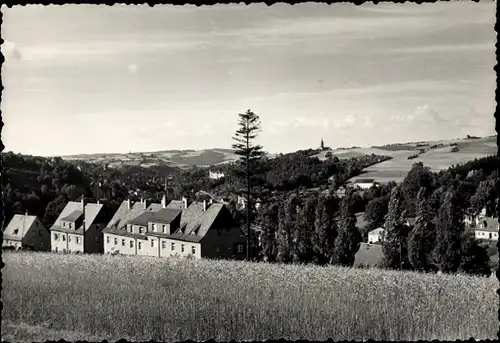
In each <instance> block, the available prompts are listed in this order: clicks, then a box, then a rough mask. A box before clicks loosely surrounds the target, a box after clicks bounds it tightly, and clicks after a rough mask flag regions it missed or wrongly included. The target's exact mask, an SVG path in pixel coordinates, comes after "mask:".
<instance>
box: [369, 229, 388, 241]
mask: <svg viewBox="0 0 500 343" xmlns="http://www.w3.org/2000/svg"><path fill="white" fill-rule="evenodd" d="M384 238H385V229H384V228H382V227H379V228H377V229H375V230H372V231H370V232H368V243H376V242H382V241H383V240H384Z"/></svg>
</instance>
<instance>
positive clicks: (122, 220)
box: [106, 200, 144, 228]
mask: <svg viewBox="0 0 500 343" xmlns="http://www.w3.org/2000/svg"><path fill="white" fill-rule="evenodd" d="M142 212H144V204H142V203H140V202H136V203H134V204H132V206H130V209H128V201H127V200H124V201H123V202H122V203H121V205H120V207H118V210H117V211H116V213H115V215H114V216H113V218H111V220H110V221H109V223H108V225H107V226H106V228H109V227H112V226H117V227H118V228H122V227H123V226H125V224H126V223H127V222H128V221H129V220H131V219H133V218H135V217H137V216H138V215H140V214H141V213H142Z"/></svg>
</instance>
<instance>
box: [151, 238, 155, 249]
mask: <svg viewBox="0 0 500 343" xmlns="http://www.w3.org/2000/svg"><path fill="white" fill-rule="evenodd" d="M151 247H152V248H154V247H155V240H154V239H152V240H151Z"/></svg>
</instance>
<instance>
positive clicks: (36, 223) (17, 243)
mask: <svg viewBox="0 0 500 343" xmlns="http://www.w3.org/2000/svg"><path fill="white" fill-rule="evenodd" d="M2 247H12V248H14V249H16V250H18V249H30V250H34V251H50V232H49V230H47V228H46V227H45V226H44V225H43V224H42V222H41V221H40V220H39V219H38V217H36V216H30V215H28V213H27V212H26V214H24V215H22V214H16V215H14V217H13V218H12V219H11V221H10V222H9V224H8V225H7V227H6V228H5V230H4V232H3V242H2Z"/></svg>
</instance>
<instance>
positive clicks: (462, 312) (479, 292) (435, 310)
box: [2, 252, 498, 341]
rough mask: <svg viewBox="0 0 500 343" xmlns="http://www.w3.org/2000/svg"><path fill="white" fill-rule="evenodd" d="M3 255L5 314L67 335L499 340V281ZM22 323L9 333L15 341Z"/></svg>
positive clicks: (191, 262)
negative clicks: (496, 292) (17, 330)
mask: <svg viewBox="0 0 500 343" xmlns="http://www.w3.org/2000/svg"><path fill="white" fill-rule="evenodd" d="M3 257H4V262H5V264H6V266H5V268H4V270H3V271H2V272H3V286H4V290H3V294H2V296H3V299H2V300H3V302H4V312H3V320H4V321H6V322H8V323H14V324H11V326H14V327H15V325H17V324H19V323H26V325H29V326H30V327H38V328H40V327H42V328H47V327H49V328H50V330H51V331H50V332H52V333H53V332H61V335H64V336H62V337H60V338H64V339H71V338H72V337H77V336H78V334H76V333H77V332H80V333H83V332H85V333H87V334H88V335H92V336H94V337H100V338H101V339H105V338H109V339H114V338H115V337H128V338H129V339H133V340H148V339H153V340H158V341H159V340H161V341H170V340H176V341H177V340H183V339H188V338H190V339H194V340H206V339H209V338H215V339H217V340H229V339H236V340H245V339H258V340H263V339H276V338H288V339H301V338H302V339H318V340H323V339H327V338H330V337H331V338H334V339H335V340H342V339H349V340H351V339H352V340H364V339H368V338H373V339H377V340H379V339H390V340H394V339H402V340H420V339H429V340H430V339H449V340H454V339H467V338H469V337H474V338H476V339H487V338H494V337H495V335H496V332H497V330H498V322H497V307H498V298H497V295H496V294H495V290H496V288H497V287H498V281H497V280H496V279H486V278H483V279H481V278H475V277H466V276H443V275H430V274H429V275H425V274H417V273H408V272H406V273H400V272H390V271H379V270H374V269H371V270H357V269H344V268H336V267H329V268H321V267H315V266H307V267H301V266H291V265H288V266H283V265H269V264H250V263H246V262H229V261H208V260H179V259H158V258H146V257H144V258H141V257H125V256H89V255H87V256H81V255H80V256H79V255H66V256H64V255H54V254H49V253H29V252H22V253H12V252H10V253H4V255H3ZM3 330H5V328H4V329H3ZM52 330H55V331H52ZM11 331H12V330H11ZM65 331H66V332H71V334H70V333H68V334H67V335H68V336H66V333H64V332H65ZM23 332H25V331H22V330H21V333H19V334H18V336H16V334H12V332H11V333H10V334H11V335H14V336H13V337H14V338H15V339H16V340H17V339H18V338H20V337H21V336H22V335H23ZM40 335H43V331H40V330H39V334H38V336H37V337H40V340H44V339H49V333H47V337H43V338H42V337H41V336H40ZM50 337H52V336H50Z"/></svg>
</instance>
